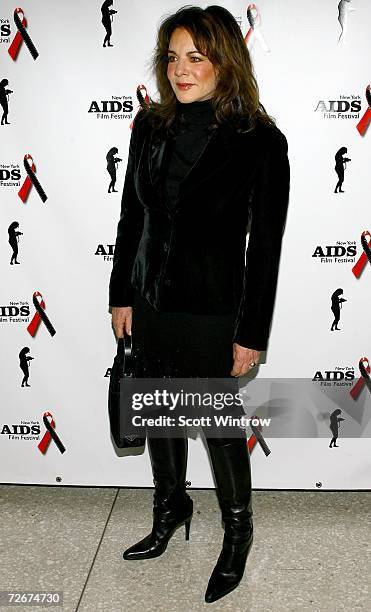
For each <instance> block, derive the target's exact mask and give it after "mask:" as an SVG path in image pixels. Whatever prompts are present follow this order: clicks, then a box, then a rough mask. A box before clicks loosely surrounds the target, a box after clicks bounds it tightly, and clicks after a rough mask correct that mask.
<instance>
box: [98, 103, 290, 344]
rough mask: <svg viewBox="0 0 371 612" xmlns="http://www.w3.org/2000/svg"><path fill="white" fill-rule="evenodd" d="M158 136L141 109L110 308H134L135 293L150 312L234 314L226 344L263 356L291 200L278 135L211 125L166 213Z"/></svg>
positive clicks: (163, 145) (163, 143)
mask: <svg viewBox="0 0 371 612" xmlns="http://www.w3.org/2000/svg"><path fill="white" fill-rule="evenodd" d="M160 134H161V133H160V132H158V131H157V130H156V131H155V130H154V129H153V128H152V127H151V125H150V123H149V120H148V112H146V111H143V110H141V111H140V112H139V113H138V115H137V116H136V118H135V121H134V126H133V130H132V134H131V140H130V147H129V157H128V164H127V170H126V176H125V183H124V189H123V194H122V202H121V215H120V220H119V222H118V227H117V238H116V244H115V251H114V257H113V267H112V273H111V278H110V284H109V305H110V306H132V305H133V296H134V288H136V289H137V290H138V291H139V292H140V293H141V295H142V296H143V297H144V298H146V299H147V300H148V302H149V303H150V304H152V306H153V307H154V308H155V309H157V310H164V311H170V312H188V313H195V314H197V313H198V314H210V315H213V314H229V313H231V312H235V313H236V324H235V335H234V342H237V343H238V344H240V345H241V346H244V347H247V348H251V349H256V350H265V349H266V348H267V343H268V337H269V332H270V326H271V319H272V314H273V306H274V299H275V293H276V285H277V277H278V268H279V259H280V252H281V242H282V235H283V230H284V225H285V220H286V213H287V206H288V196H289V184H290V166H289V160H288V156H287V151H288V147H287V140H286V137H285V136H284V134H283V133H282V132H281V131H280V130H279V129H278V128H277V127H271V126H264V125H263V124H262V123H259V124H258V125H257V127H255V128H254V129H253V130H252V131H250V132H247V133H241V132H238V131H237V130H236V129H235V128H233V127H232V126H231V125H226V124H224V125H223V126H219V127H217V128H216V129H215V130H214V131H213V132H212V135H211V137H210V138H209V140H208V143H207V144H206V146H205V148H204V149H203V151H202V152H201V154H200V156H199V158H198V159H197V161H196V162H195V164H194V165H193V167H192V168H191V169H190V171H189V172H188V174H187V175H186V176H185V177H184V179H183V180H182V181H181V183H180V188H179V196H178V200H177V202H176V203H175V207H172V206H171V205H170V206H169V203H167V200H166V195H165V189H164V180H163V179H164V177H163V176H162V173H161V171H162V170H163V168H164V160H165V159H166V153H167V152H168V149H169V147H168V146H167V145H168V139H167V138H166V137H165V136H161V135H160ZM249 228H250V234H249V241H248V247H247V250H246V236H247V230H248V229H249Z"/></svg>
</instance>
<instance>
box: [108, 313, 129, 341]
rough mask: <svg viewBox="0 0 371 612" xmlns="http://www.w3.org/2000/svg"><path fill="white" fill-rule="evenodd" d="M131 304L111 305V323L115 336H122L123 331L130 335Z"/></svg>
mask: <svg viewBox="0 0 371 612" xmlns="http://www.w3.org/2000/svg"><path fill="white" fill-rule="evenodd" d="M132 315H133V308H132V306H112V325H113V329H114V330H115V334H116V337H117V338H123V336H124V331H125V332H126V333H127V334H128V335H129V336H131V321H132Z"/></svg>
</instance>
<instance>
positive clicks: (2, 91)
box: [0, 79, 13, 125]
mask: <svg viewBox="0 0 371 612" xmlns="http://www.w3.org/2000/svg"><path fill="white" fill-rule="evenodd" d="M7 85H9V81H8V79H2V80H1V81H0V105H1V106H2V107H3V114H2V117H1V125H5V124H6V125H10V122H9V121H8V113H9V104H8V99H9V98H8V96H9V95H10V94H11V93H13V91H12V90H11V89H6V86H7Z"/></svg>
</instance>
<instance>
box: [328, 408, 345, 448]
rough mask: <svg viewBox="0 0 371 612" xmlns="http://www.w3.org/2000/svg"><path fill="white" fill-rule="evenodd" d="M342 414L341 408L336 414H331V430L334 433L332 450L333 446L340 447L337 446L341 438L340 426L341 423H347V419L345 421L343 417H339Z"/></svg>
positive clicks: (335, 411) (331, 444) (331, 443)
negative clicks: (337, 441)
mask: <svg viewBox="0 0 371 612" xmlns="http://www.w3.org/2000/svg"><path fill="white" fill-rule="evenodd" d="M340 413H341V410H340V408H337V409H336V410H334V412H331V414H330V429H331V431H332V436H333V437H332V440H331V442H330V444H329V446H330V448H333V445H334V446H336V447H338V444H336V440H337V439H338V437H339V425H340V422H341V421H345V419H343V418H342V417H339V414H340Z"/></svg>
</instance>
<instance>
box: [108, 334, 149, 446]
mask: <svg viewBox="0 0 371 612" xmlns="http://www.w3.org/2000/svg"><path fill="white" fill-rule="evenodd" d="M133 370H134V359H133V355H132V342H131V336H129V335H128V334H125V333H124V337H123V338H119V339H118V341H117V354H116V356H115V358H114V361H113V366H112V368H111V376H110V382H109V388H108V415H109V420H110V428H111V434H112V437H113V439H114V441H115V444H116V446H118V448H132V447H136V446H144V445H145V442H146V438H145V436H144V437H140V436H136V435H128V434H127V433H126V432H125V431H123V425H122V423H123V421H124V419H123V418H122V413H121V411H122V410H124V407H123V403H122V402H121V401H120V388H121V387H120V382H121V380H122V378H125V377H132V376H133Z"/></svg>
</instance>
